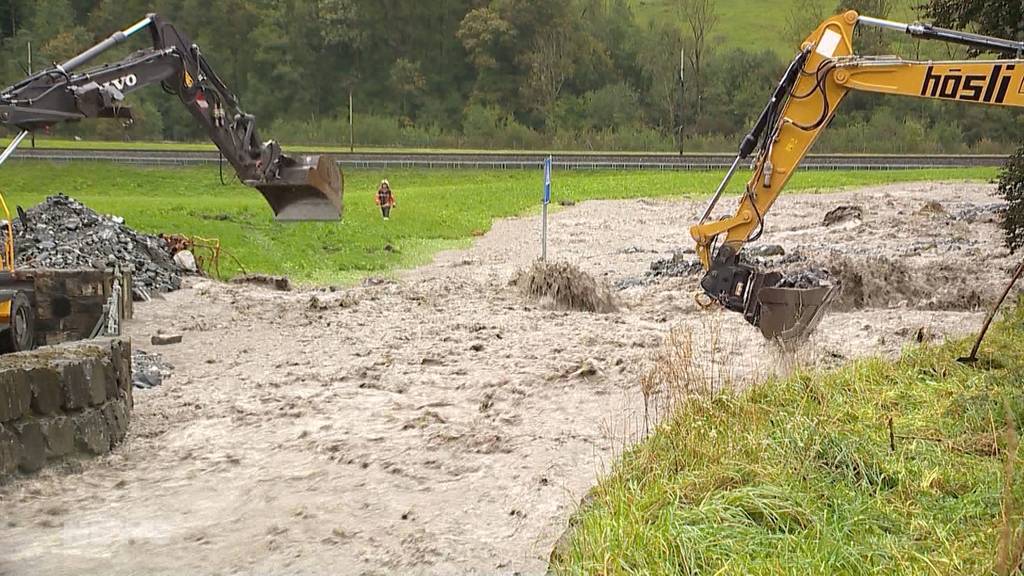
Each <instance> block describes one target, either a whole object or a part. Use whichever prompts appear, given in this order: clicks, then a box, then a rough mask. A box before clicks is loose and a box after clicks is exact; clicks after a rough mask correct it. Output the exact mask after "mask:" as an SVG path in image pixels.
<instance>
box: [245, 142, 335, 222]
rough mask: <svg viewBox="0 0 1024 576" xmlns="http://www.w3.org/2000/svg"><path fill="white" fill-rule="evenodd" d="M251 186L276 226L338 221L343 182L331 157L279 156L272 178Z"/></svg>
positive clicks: (253, 183)
mask: <svg viewBox="0 0 1024 576" xmlns="http://www.w3.org/2000/svg"><path fill="white" fill-rule="evenodd" d="M251 185H252V186H254V187H255V188H256V189H257V190H259V191H260V193H261V194H263V197H264V198H266V200H267V203H268V204H270V208H271V209H272V210H273V211H274V216H275V218H276V219H277V220H278V221H279V222H299V221H309V220H323V221H328V220H337V219H338V218H340V217H341V212H342V195H343V193H344V180H343V178H342V175H341V171H340V170H338V165H337V163H336V162H335V161H334V159H333V158H331V157H330V156H326V155H318V156H298V157H291V156H282V157H281V159H280V161H279V163H278V171H277V175H276V177H275V178H273V179H268V180H267V181H265V182H252V183H251Z"/></svg>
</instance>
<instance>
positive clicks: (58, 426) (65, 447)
mask: <svg viewBox="0 0 1024 576" xmlns="http://www.w3.org/2000/svg"><path fill="white" fill-rule="evenodd" d="M40 426H42V429H43V438H44V439H45V440H46V456H47V457H48V458H59V457H61V456H67V455H68V454H71V453H72V452H74V451H75V425H74V422H72V421H71V418H68V417H66V416H55V417H53V418H46V419H45V420H43V421H42V422H40Z"/></svg>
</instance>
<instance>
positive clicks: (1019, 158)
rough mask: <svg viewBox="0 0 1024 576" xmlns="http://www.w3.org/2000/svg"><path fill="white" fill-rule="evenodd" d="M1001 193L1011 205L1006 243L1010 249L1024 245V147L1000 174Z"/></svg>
mask: <svg viewBox="0 0 1024 576" xmlns="http://www.w3.org/2000/svg"><path fill="white" fill-rule="evenodd" d="M999 193H1000V194H1002V195H1003V197H1004V198H1006V201H1007V202H1008V203H1009V206H1008V207H1007V209H1006V219H1005V220H1003V229H1004V230H1005V231H1006V244H1007V245H1008V246H1009V247H1010V250H1015V251H1016V250H1019V249H1020V248H1021V247H1024V147H1021V148H1020V149H1019V150H1017V153H1016V154H1014V155H1013V156H1011V157H1010V159H1009V161H1007V163H1006V166H1005V167H1003V171H1002V173H1001V174H1000V175H999Z"/></svg>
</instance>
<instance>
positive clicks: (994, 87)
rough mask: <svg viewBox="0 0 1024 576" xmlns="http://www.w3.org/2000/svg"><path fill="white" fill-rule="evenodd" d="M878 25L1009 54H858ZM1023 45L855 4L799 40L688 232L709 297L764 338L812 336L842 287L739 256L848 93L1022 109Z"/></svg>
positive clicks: (754, 237) (1023, 105) (1023, 81)
mask: <svg viewBox="0 0 1024 576" xmlns="http://www.w3.org/2000/svg"><path fill="white" fill-rule="evenodd" d="M857 26H874V27H881V28H886V29H892V30H897V31H901V32H906V33H908V34H911V35H913V36H916V37H920V38H926V39H934V40H942V41H946V42H954V43H958V44H965V45H968V46H971V47H973V48H975V49H978V50H981V51H995V52H1002V53H1004V54H1007V55H1009V56H1010V57H1011V58H1013V59H1005V60H969V61H950V62H913V61H907V60H903V59H901V58H898V57H895V56H857V55H855V53H854V47H853V37H854V36H853V33H854V29H855V28H856V27H857ZM1022 56H1024V42H1014V41H1009V40H1002V39H998V38H990V37H987V36H980V35H977V34H970V33H966V32H958V31H954V30H945V29H942V28H936V27H933V26H930V25H927V24H901V23H898V22H890V21H887V20H879V19H876V18H868V17H865V16H860V15H859V14H857V13H856V12H853V11H850V12H846V13H845V14H841V15H838V16H835V17H833V18H830V19H829V20H826V21H825V22H824V23H822V24H821V26H819V27H818V29H817V30H815V31H814V33H813V34H811V35H810V36H809V37H808V38H807V40H806V41H804V43H803V45H802V46H801V50H800V53H799V54H798V55H797V57H796V58H795V59H794V60H793V62H792V64H790V66H789V69H788V70H787V71H786V74H785V75H784V76H783V79H782V81H781V82H780V83H779V85H778V86H777V87H776V89H775V92H774V93H773V94H772V98H771V100H770V102H769V103H768V105H767V106H766V107H765V110H764V112H762V114H761V116H760V118H759V119H758V121H757V123H756V124H755V126H754V129H753V130H752V131H751V133H750V134H748V135H747V136H746V137H745V138H744V140H743V143H742V144H741V146H740V153H739V155H738V156H737V158H736V161H735V162H734V163H733V165H732V167H731V168H730V169H729V172H728V173H727V174H726V177H725V179H724V180H723V181H722V184H721V185H720V186H719V188H718V190H717V191H716V192H715V195H714V196H713V198H712V200H711V202H710V204H709V206H708V208H707V210H706V211H705V213H704V215H703V217H702V218H701V220H700V221H699V222H698V223H697V224H696V225H695V226H693V227H692V228H691V230H690V233H691V235H692V236H693V239H694V240H695V241H696V243H697V255H698V256H699V258H700V260H701V263H702V264H703V265H704V268H705V269H706V271H707V273H706V275H705V276H704V278H703V279H702V281H701V288H702V290H703V292H704V293H705V294H706V296H707V297H708V298H710V299H712V300H713V301H716V302H718V303H720V304H722V305H723V306H725V307H726V308H727V309H729V310H733V311H737V312H742V313H743V314H744V317H745V318H746V319H747V321H748V322H750V323H751V324H753V325H755V326H758V327H759V328H760V329H761V332H762V333H763V334H764V335H765V336H766V337H768V338H771V339H779V340H783V341H789V340H795V339H799V338H801V337H803V336H805V335H806V334H808V333H809V332H810V331H811V330H813V328H814V327H815V325H816V324H817V323H818V321H819V320H820V319H821V315H822V313H823V312H824V310H825V309H826V307H827V305H828V303H829V302H830V301H831V299H832V297H833V296H834V295H835V293H836V291H837V289H838V286H834V285H825V286H819V287H812V288H802V289H801V288H787V287H782V286H780V283H782V280H783V278H782V276H781V275H780V274H778V273H764V272H760V271H758V270H756V269H755V268H754V267H752V266H750V265H748V264H745V263H744V262H742V261H741V259H740V257H739V254H740V251H741V250H742V249H743V246H744V244H746V243H747V242H750V241H753V240H756V239H757V238H758V237H760V235H761V232H762V230H763V227H764V217H765V215H767V213H768V211H769V210H771V207H772V205H773V204H774V203H775V200H776V199H777V198H778V197H779V194H780V193H781V192H782V189H783V188H784V187H785V186H786V184H787V183H788V182H789V179H790V178H791V177H792V176H793V172H794V171H795V170H796V169H797V167H798V166H799V165H800V162H801V161H803V159H804V157H805V156H806V155H807V153H808V152H809V151H810V149H811V147H812V146H813V145H814V142H815V141H816V140H817V139H818V136H819V135H820V134H821V132H822V131H823V130H824V129H825V128H826V127H827V126H828V124H829V121H830V120H831V119H832V117H833V116H834V115H835V112H836V109H837V108H838V106H839V104H840V103H841V102H842V101H843V99H844V98H845V97H846V95H847V94H848V93H849V92H850V91H851V90H860V91H864V92H877V93H882V94H899V95H904V96H915V97H919V98H934V99H940V100H957V101H962V102H968V103H971V102H973V103H977V104H988V105H995V106H1021V107H1024V59H1022ZM755 152H756V156H755V158H754V160H753V174H752V175H751V178H750V180H749V181H748V182H747V186H746V190H745V192H744V194H743V196H742V197H741V199H740V202H739V207H738V209H737V211H736V213H735V214H734V215H732V216H730V217H727V218H724V219H722V220H711V214H712V212H713V210H714V208H715V206H716V205H717V203H718V201H719V200H720V199H721V196H722V193H723V192H724V190H725V188H726V186H727V185H728V183H729V181H730V180H731V178H732V177H733V175H734V174H735V173H736V170H737V168H738V167H739V165H740V163H741V162H742V161H743V160H745V159H747V158H749V157H750V156H751V155H752V154H754V153H755Z"/></svg>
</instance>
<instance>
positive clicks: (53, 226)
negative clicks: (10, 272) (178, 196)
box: [14, 195, 182, 292]
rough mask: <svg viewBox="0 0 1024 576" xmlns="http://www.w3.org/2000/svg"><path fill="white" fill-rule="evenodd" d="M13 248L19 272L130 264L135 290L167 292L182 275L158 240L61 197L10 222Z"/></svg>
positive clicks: (79, 203) (174, 287)
mask: <svg viewBox="0 0 1024 576" xmlns="http://www.w3.org/2000/svg"><path fill="white" fill-rule="evenodd" d="M14 246H15V254H16V259H17V263H18V265H19V266H24V267H28V268H56V269H59V270H66V269H71V268H95V269H100V270H102V269H104V268H108V267H112V266H114V265H120V266H122V267H127V265H129V264H130V265H132V266H134V276H133V283H134V285H135V286H136V287H137V288H141V289H143V290H146V291H156V292H169V291H172V290H177V289H178V288H180V287H181V274H182V270H181V269H180V267H179V266H178V265H177V264H176V263H175V262H174V260H173V259H172V256H171V252H170V250H168V248H167V244H166V243H165V242H164V241H163V240H161V239H160V238H157V237H155V236H148V235H146V234H140V233H139V232H136V231H135V230H132V229H131V228H129V227H128V226H126V225H125V223H124V219H123V218H120V217H117V216H103V215H100V214H97V213H96V212H94V211H93V210H90V209H89V208H87V207H86V206H84V205H83V204H82V203H81V202H78V201H77V200H74V199H72V198H68V197H67V196H64V195H57V196H50V197H49V198H47V199H46V200H45V201H43V202H42V203H41V204H39V205H37V206H35V207H33V208H31V209H29V210H28V212H26V213H25V214H24V217H23V218H22V217H18V218H15V219H14Z"/></svg>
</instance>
